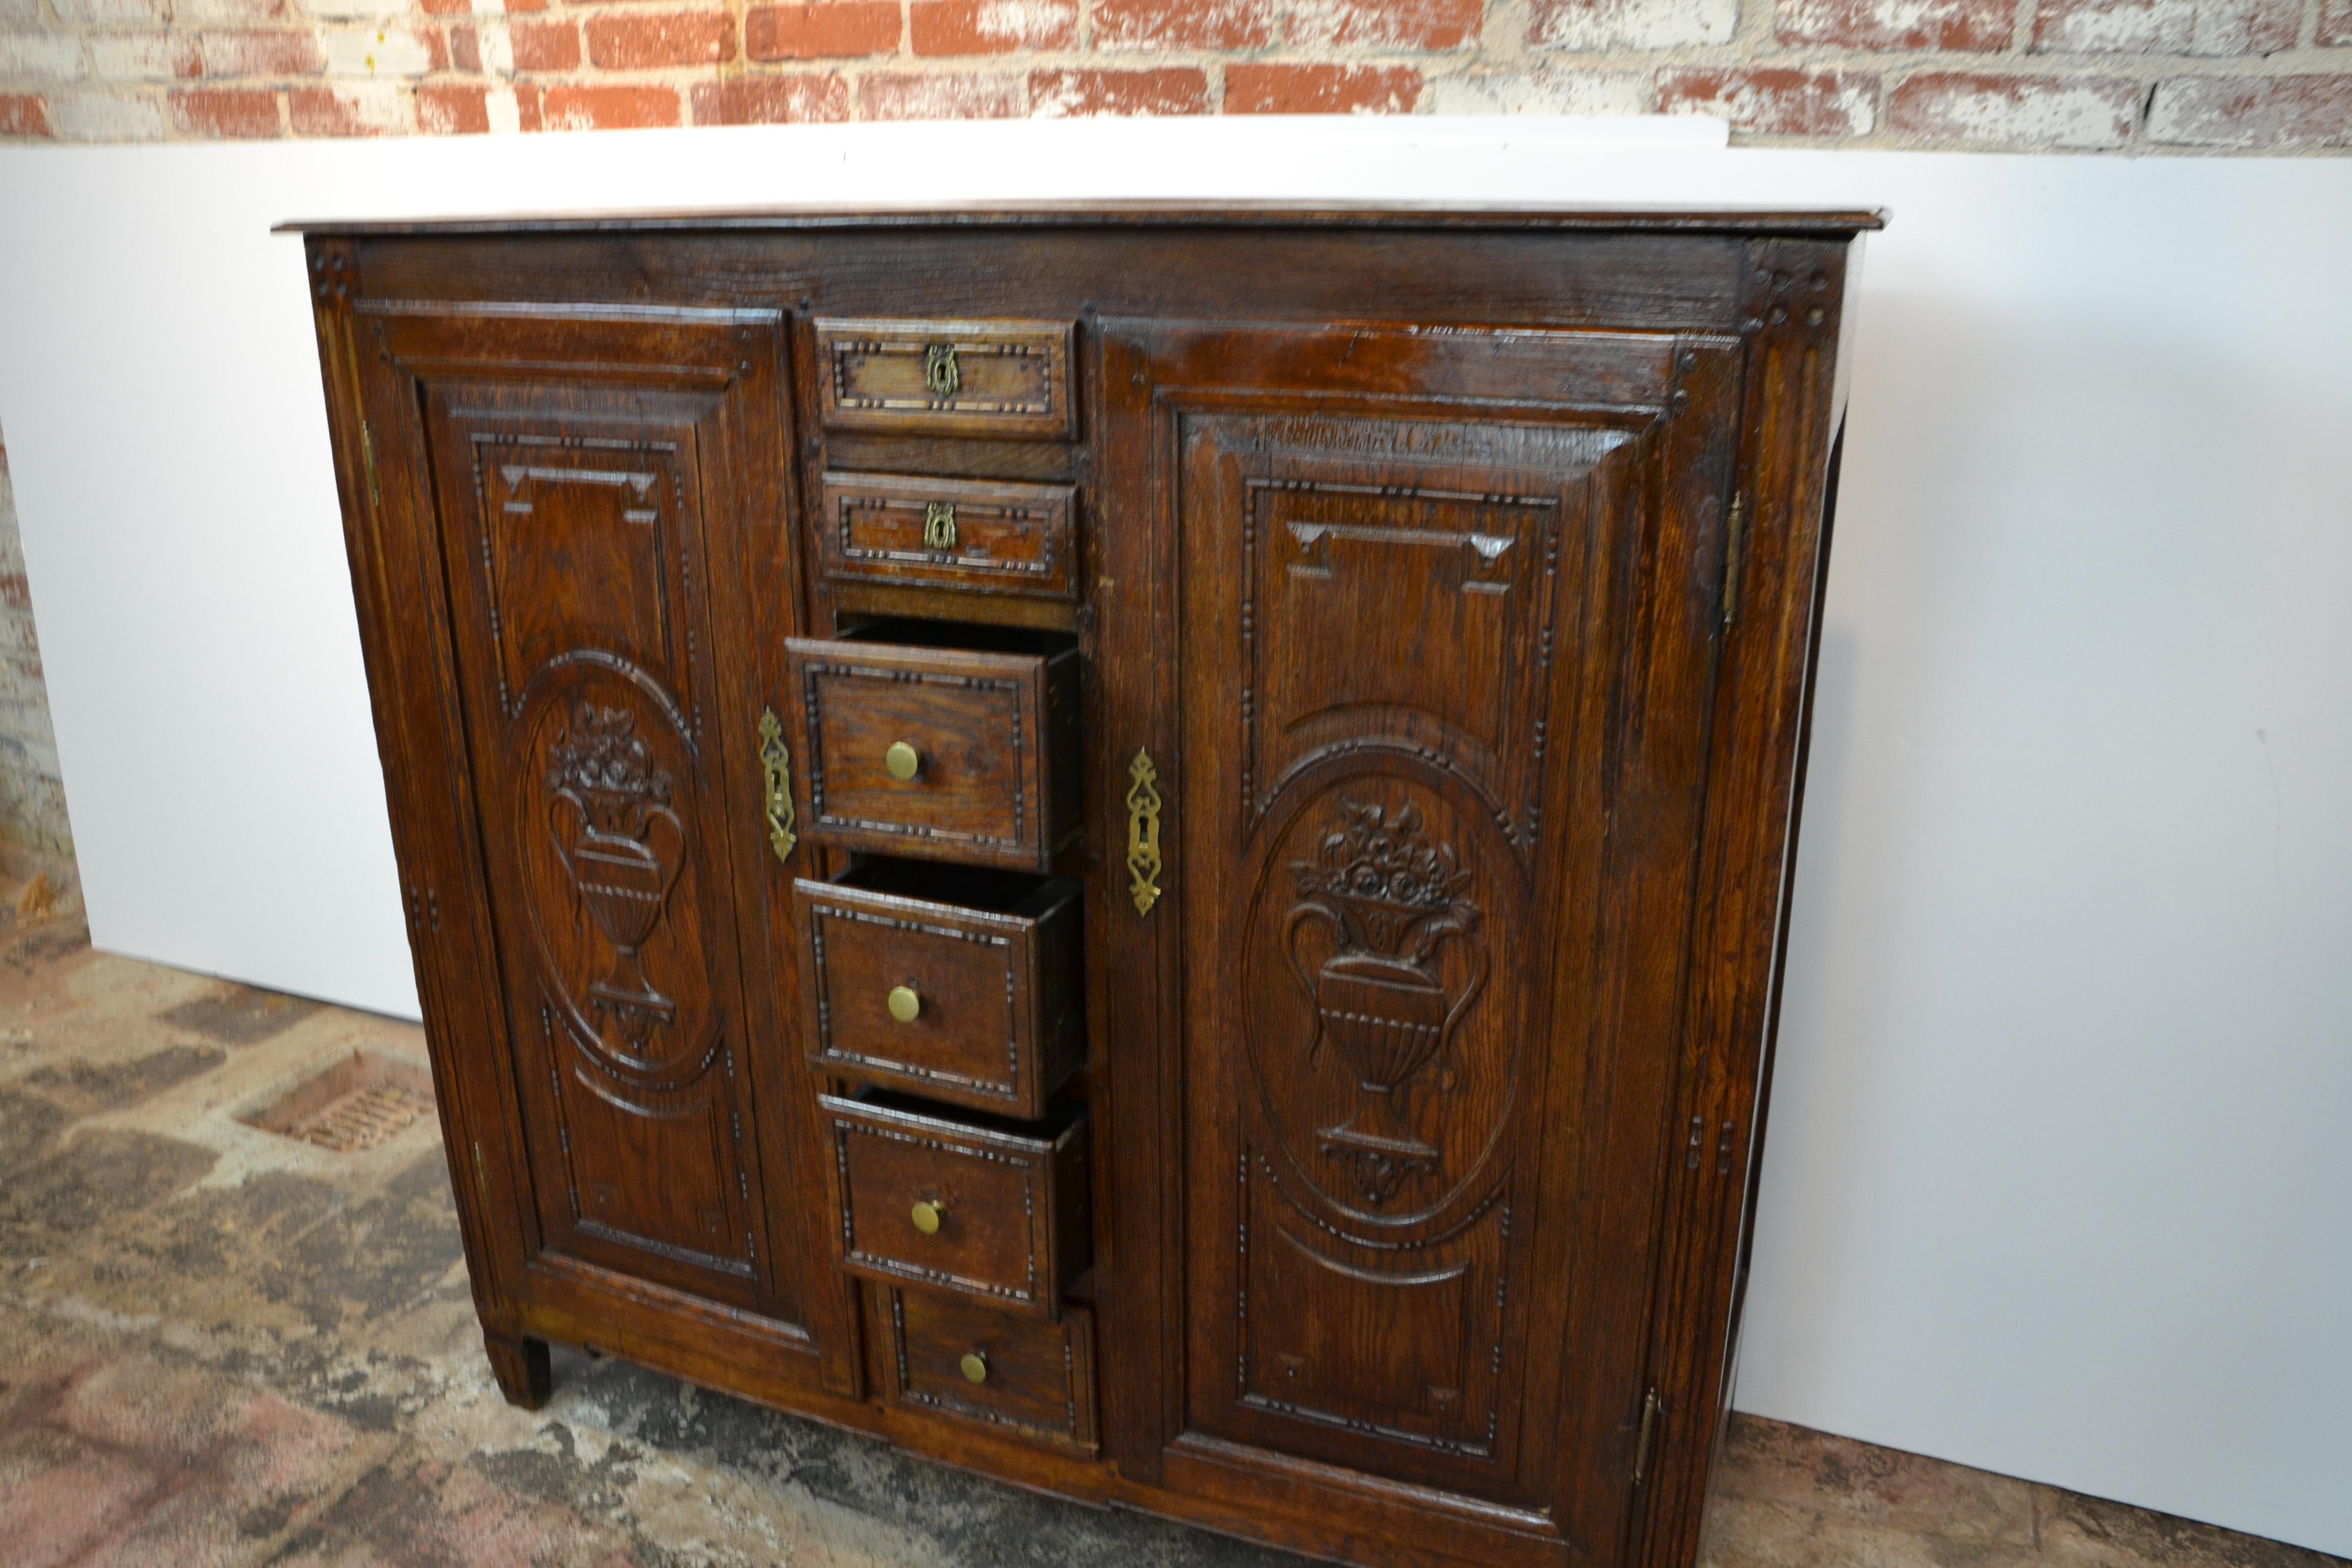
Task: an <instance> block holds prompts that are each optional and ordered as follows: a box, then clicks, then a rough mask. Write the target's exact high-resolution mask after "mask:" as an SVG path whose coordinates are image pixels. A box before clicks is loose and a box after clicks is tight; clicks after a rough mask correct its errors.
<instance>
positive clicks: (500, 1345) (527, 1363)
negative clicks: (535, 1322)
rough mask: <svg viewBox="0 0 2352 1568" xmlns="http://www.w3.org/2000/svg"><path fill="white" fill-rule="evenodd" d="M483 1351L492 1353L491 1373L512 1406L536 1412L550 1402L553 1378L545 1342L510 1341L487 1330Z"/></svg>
mask: <svg viewBox="0 0 2352 1568" xmlns="http://www.w3.org/2000/svg"><path fill="white" fill-rule="evenodd" d="M482 1349H483V1350H484V1351H486V1352H488V1354H489V1358H490V1371H491V1373H493V1374H494V1375H495V1376H496V1377H497V1378H498V1380H499V1393H500V1394H505V1395H506V1396H507V1403H508V1404H509V1405H519V1406H520V1407H521V1408H522V1409H525V1410H536V1409H538V1408H539V1407H540V1406H541V1405H544V1404H546V1403H547V1395H548V1393H549V1391H550V1390H551V1388H552V1387H553V1385H554V1376H553V1374H552V1373H551V1372H550V1371H549V1370H548V1365H547V1342H546V1341H545V1340H530V1339H512V1340H510V1339H506V1338H503V1337H501V1336H500V1335H498V1334H494V1333H491V1332H489V1331H488V1330H485V1331H483V1333H482Z"/></svg>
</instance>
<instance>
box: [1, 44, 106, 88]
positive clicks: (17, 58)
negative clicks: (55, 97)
mask: <svg viewBox="0 0 2352 1568" xmlns="http://www.w3.org/2000/svg"><path fill="white" fill-rule="evenodd" d="M88 69H89V64H88V62H87V61H86V60H84V59H83V58H82V52H81V39H80V38H79V37H78V36H76V35H74V34H72V33H0V79H9V78H16V79H24V80H28V81H72V80H74V79H77V78H79V77H80V76H81V75H82V74H83V73H84V72H85V71H87V70H88Z"/></svg>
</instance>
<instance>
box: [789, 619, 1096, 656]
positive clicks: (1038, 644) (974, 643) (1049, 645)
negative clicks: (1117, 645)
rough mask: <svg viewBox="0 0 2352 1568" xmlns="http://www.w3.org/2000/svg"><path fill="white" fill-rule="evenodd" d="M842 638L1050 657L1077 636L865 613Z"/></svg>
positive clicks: (1069, 649) (1063, 650)
mask: <svg viewBox="0 0 2352 1568" xmlns="http://www.w3.org/2000/svg"><path fill="white" fill-rule="evenodd" d="M835 636H836V637H838V638H839V640H841V641H843V642H865V643H887V644H892V645H895V646H897V647H937V648H958V649H961V650H963V651H965V652H969V653H1007V654H1026V655H1028V656H1030V657H1031V658H1045V659H1051V658H1055V656H1057V655H1060V654H1064V653H1069V652H1072V651H1074V650H1075V649H1076V647H1077V646H1078V639H1077V638H1076V637H1073V636H1071V635H1070V634H1069V633H1067V632H1054V631H1044V630H1040V629H1038V628H1036V627H1034V626H989V625H985V624H983V623H982V622H978V621H933V620H917V619H915V618H914V617H913V616H858V617H855V618H850V619H846V620H845V623H844V625H843V626H842V627H841V629H840V631H839V632H838V633H836V634H835Z"/></svg>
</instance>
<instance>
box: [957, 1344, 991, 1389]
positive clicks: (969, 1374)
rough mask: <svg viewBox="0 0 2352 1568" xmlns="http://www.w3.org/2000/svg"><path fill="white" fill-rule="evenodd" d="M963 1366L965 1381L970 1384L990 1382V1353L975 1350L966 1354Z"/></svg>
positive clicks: (964, 1354)
mask: <svg viewBox="0 0 2352 1568" xmlns="http://www.w3.org/2000/svg"><path fill="white" fill-rule="evenodd" d="M962 1366H963V1375H964V1379H965V1381H967V1382H970V1383H986V1382H987V1381H988V1352H986V1351H981V1350H973V1351H966V1352H964V1353H963V1362H962Z"/></svg>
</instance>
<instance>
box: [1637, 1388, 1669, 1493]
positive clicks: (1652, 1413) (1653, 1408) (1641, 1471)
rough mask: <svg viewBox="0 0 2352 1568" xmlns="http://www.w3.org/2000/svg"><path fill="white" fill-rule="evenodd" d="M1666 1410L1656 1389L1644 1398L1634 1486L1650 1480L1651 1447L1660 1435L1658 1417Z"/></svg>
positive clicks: (1644, 1395)
mask: <svg viewBox="0 0 2352 1568" xmlns="http://www.w3.org/2000/svg"><path fill="white" fill-rule="evenodd" d="M1664 1408H1665V1406H1664V1405H1663V1404H1661V1403H1660V1402H1659V1399H1658V1391H1657V1390H1656V1389H1652V1390H1650V1392H1649V1393H1647V1394H1643V1396H1642V1435H1641V1436H1638V1437H1636V1438H1635V1439H1633V1484H1634V1485H1635V1486H1637V1487H1638V1486H1640V1485H1641V1484H1642V1483H1643V1481H1646V1480H1648V1479H1650V1445H1651V1443H1652V1441H1653V1440H1654V1439H1655V1438H1656V1436H1657V1435H1658V1416H1659V1415H1661V1414H1662V1413H1663V1412H1664Z"/></svg>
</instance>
